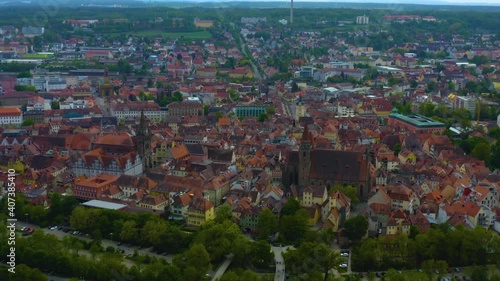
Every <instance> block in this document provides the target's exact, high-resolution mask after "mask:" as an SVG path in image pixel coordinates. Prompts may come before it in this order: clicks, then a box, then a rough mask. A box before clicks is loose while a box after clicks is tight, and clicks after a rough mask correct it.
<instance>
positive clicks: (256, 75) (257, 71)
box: [239, 35, 265, 80]
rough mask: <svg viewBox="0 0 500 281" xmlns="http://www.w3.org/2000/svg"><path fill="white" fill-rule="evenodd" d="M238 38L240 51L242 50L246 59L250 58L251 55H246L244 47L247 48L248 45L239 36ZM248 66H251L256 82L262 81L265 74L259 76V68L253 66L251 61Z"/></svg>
mask: <svg viewBox="0 0 500 281" xmlns="http://www.w3.org/2000/svg"><path fill="white" fill-rule="evenodd" d="M239 37H240V44H241V50H242V52H243V54H244V55H245V56H247V57H252V54H248V53H247V50H246V46H248V45H247V44H246V41H245V39H243V37H242V36H241V35H240V36H239ZM250 64H251V65H252V69H253V74H254V76H255V78H257V79H258V80H263V78H264V76H265V73H264V74H261V73H260V71H259V68H258V67H257V66H256V65H255V64H254V62H253V61H252V60H250Z"/></svg>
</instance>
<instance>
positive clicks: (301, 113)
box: [295, 96, 306, 122]
mask: <svg viewBox="0 0 500 281" xmlns="http://www.w3.org/2000/svg"><path fill="white" fill-rule="evenodd" d="M305 116H306V107H305V105H304V102H303V101H302V96H299V100H298V101H297V104H296V106H295V121H297V122H298V121H299V119H300V118H301V117H305Z"/></svg>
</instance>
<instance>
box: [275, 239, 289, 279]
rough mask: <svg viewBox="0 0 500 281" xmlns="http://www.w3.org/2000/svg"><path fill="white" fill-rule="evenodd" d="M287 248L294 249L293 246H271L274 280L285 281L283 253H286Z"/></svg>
mask: <svg viewBox="0 0 500 281" xmlns="http://www.w3.org/2000/svg"><path fill="white" fill-rule="evenodd" d="M289 249H292V250H294V249H295V248H294V247H293V246H285V247H282V246H280V247H276V246H273V247H272V250H273V252H274V260H275V261H276V274H275V275H274V281H285V278H286V271H285V258H283V253H286V252H287V251H288V250H289Z"/></svg>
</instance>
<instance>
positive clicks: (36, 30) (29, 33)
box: [21, 26, 45, 37]
mask: <svg viewBox="0 0 500 281" xmlns="http://www.w3.org/2000/svg"><path fill="white" fill-rule="evenodd" d="M44 32H45V28H43V27H36V26H23V28H22V29H21V33H22V34H23V35H24V36H26V37H34V36H40V35H43V33H44Z"/></svg>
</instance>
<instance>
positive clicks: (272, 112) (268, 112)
mask: <svg viewBox="0 0 500 281" xmlns="http://www.w3.org/2000/svg"><path fill="white" fill-rule="evenodd" d="M266 112H267V114H268V115H274V113H275V112H276V108H274V106H268V107H267V108H266Z"/></svg>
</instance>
